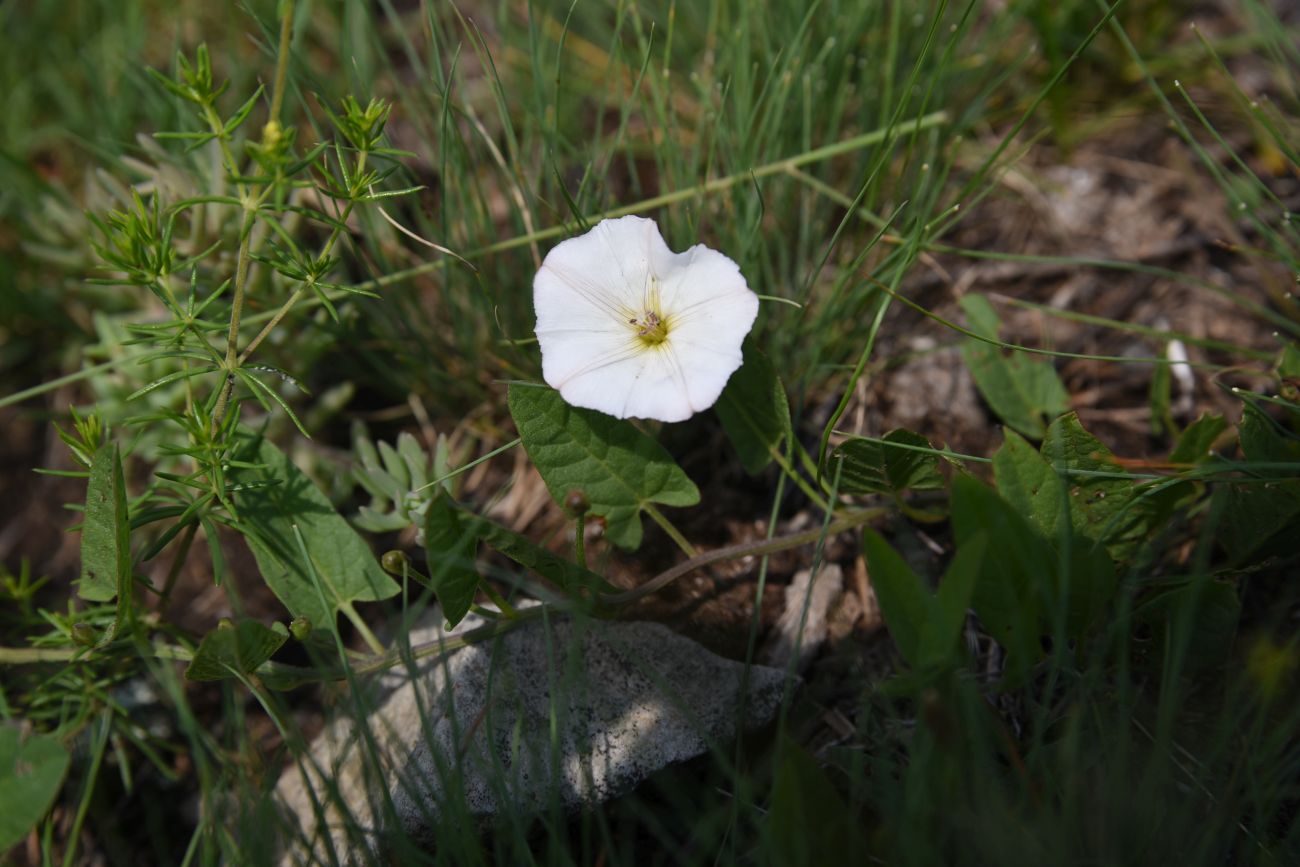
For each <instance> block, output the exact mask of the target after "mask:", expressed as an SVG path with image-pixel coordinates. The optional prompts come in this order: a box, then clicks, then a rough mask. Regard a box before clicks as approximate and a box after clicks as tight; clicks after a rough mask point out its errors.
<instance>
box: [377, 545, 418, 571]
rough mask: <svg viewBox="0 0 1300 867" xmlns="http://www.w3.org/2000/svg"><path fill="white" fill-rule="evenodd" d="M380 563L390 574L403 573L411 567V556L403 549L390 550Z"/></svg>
mask: <svg viewBox="0 0 1300 867" xmlns="http://www.w3.org/2000/svg"><path fill="white" fill-rule="evenodd" d="M379 565H380V566H383V567H384V571H385V572H387V573H388V574H390V575H401V574H402V573H403V572H404V571H406V570H407V569H409V568H410V566H411V558H409V557H407V556H406V554H404V553H402V552H401V551H389V552H388V553H387V554H385V555H384V556H383V557H381V558H380V559H379Z"/></svg>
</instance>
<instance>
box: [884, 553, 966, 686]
mask: <svg viewBox="0 0 1300 867" xmlns="http://www.w3.org/2000/svg"><path fill="white" fill-rule="evenodd" d="M985 542H986V538H985V535H984V534H983V533H982V532H975V533H973V534H972V535H971V536H970V537H969V538H967V539H966V540H965V541H964V542H963V544H962V545H961V546H960V547H959V548H958V549H957V554H956V556H954V557H953V560H952V562H951V563H950V564H949V565H948V571H947V572H946V573H944V576H943V579H942V580H941V581H940V582H939V590H938V592H937V593H935V594H931V593H930V592H929V591H928V590H927V589H926V588H925V584H924V583H923V582H922V581H921V579H920V578H919V577H917V575H916V573H915V572H913V571H912V569H911V567H910V566H908V565H907V563H906V561H904V560H903V558H902V557H900V556H899V555H898V552H897V551H895V550H894V549H893V548H892V547H891V546H890V545H889V543H887V542H886V541H885V540H884V539H883V538H881V536H880V535H879V534H878V533H876V532H875V531H874V530H871V529H867V530H865V531H863V534H862V548H863V552H864V553H865V554H866V557H867V569H868V572H869V574H870V575H871V586H872V588H873V589H874V590H875V591H876V597H877V598H878V599H879V600H880V610H881V613H882V614H884V616H885V624H886V625H887V626H888V627H889V634H890V635H891V636H893V638H894V643H895V644H897V645H898V650H899V652H900V653H902V654H903V658H904V659H905V660H907V662H908V664H909V665H910V666H912V667H913V668H917V669H924V668H935V667H938V666H942V665H943V664H944V663H946V662H948V661H949V660H950V659H951V658H952V655H953V649H954V648H955V647H956V646H957V640H958V638H960V637H961V632H962V628H963V627H964V626H965V623H966V609H967V608H969V607H970V603H971V598H972V596H973V595H974V593H975V584H976V582H977V580H978V579H979V574H980V569H981V567H982V566H983V562H984V551H985V548H986V545H985Z"/></svg>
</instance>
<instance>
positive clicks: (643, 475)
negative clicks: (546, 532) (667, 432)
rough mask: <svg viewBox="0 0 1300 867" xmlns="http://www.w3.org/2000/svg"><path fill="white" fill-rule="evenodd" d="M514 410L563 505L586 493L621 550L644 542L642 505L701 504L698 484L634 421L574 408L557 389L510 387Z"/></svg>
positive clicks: (536, 460)
mask: <svg viewBox="0 0 1300 867" xmlns="http://www.w3.org/2000/svg"><path fill="white" fill-rule="evenodd" d="M509 402H510V414H511V415H512V416H513V417H514V420H515V427H517V428H518V429H519V436H520V438H521V439H522V440H523V444H524V449H525V450H526V451H527V452H528V456H529V457H530V458H532V459H533V464H534V465H535V466H536V467H537V471H538V472H539V473H541V476H542V480H543V481H545V482H546V487H547V488H548V489H549V490H550V492H551V496H552V497H554V498H555V501H556V502H557V503H560V504H563V503H564V500H565V498H566V497H567V496H568V494H569V492H570V491H581V492H582V493H583V494H585V495H586V497H587V500H588V502H590V503H591V514H592V515H598V516H601V517H603V518H604V519H605V535H606V537H607V538H608V539H609V540H610V541H611V542H613V543H614V544H615V545H618V546H619V547H620V548H628V549H634V548H636V547H637V546H638V545H640V544H641V514H640V513H641V510H642V509H643V508H645V507H646V506H648V505H650V504H652V503H662V504H664V505H666V506H693V505H695V504H696V503H698V502H699V501H700V492H699V489H698V488H696V487H695V483H694V482H692V481H691V480H690V479H689V478H688V477H687V476H686V473H684V472H682V468H681V467H679V466H677V464H676V463H675V462H674V461H673V459H672V456H671V455H670V454H668V452H667V451H665V450H664V448H663V447H662V446H660V445H659V444H658V443H657V442H655V441H654V440H652V439H650V437H648V436H646V435H645V434H643V433H642V432H641V431H639V430H637V428H636V427H635V426H634V425H633V424H632V423H631V422H628V421H625V420H621V419H616V418H613V417H612V416H608V415H605V414H604V413H599V412H595V411H593V410H589V409H578V408H576V407H572V406H569V405H568V404H567V403H565V402H564V398H562V397H560V393H559V392H558V391H555V390H554V389H550V388H535V387H532V386H520V385H511V386H510V397H509Z"/></svg>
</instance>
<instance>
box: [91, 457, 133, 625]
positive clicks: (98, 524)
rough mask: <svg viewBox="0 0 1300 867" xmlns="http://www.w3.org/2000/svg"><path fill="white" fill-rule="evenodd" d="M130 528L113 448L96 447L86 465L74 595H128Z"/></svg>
mask: <svg viewBox="0 0 1300 867" xmlns="http://www.w3.org/2000/svg"><path fill="white" fill-rule="evenodd" d="M130 536H131V525H130V520H129V518H128V516H127V506H126V483H125V481H124V480H123V478H122V456H121V455H120V454H119V453H118V450H117V446H115V445H113V444H105V445H102V446H100V447H99V450H98V451H96V452H95V456H94V459H93V461H92V462H91V465H90V484H89V486H88V487H87V489H86V517H85V522H84V523H83V524H82V529H81V580H80V581H79V582H78V593H79V594H80V595H81V598H82V599H89V600H90V601H92V602H108V601H109V600H110V599H112V598H113V597H115V596H118V595H119V594H120V595H122V596H123V597H126V596H129V595H130V586H131V539H130Z"/></svg>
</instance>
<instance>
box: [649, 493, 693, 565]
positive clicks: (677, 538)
mask: <svg viewBox="0 0 1300 867" xmlns="http://www.w3.org/2000/svg"><path fill="white" fill-rule="evenodd" d="M641 508H642V509H643V510H644V511H645V513H646V514H647V515H649V516H650V517H651V519H652V520H654V522H655V523H656V524H658V525H659V526H660V527H663V530H664V532H665V533H667V534H668V538H670V539H672V540H673V541H674V542H676V543H677V547H678V548H681V549H682V553H684V554H685V555H686V556H687V557H694V556H695V555H696V554H697V553H698V552H697V551H696V550H695V546H694V545H692V544H691V543H690V542H688V541H686V537H685V536H683V535H682V534H681V531H680V530H678V529H677V528H676V527H674V526H673V523H672V521H669V520H668V519H667V518H665V517H664V514H663V512H661V511H659V510H658V509H656V508H655V505H654V503H646V504H645V505H644V506H642V507H641Z"/></svg>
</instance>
